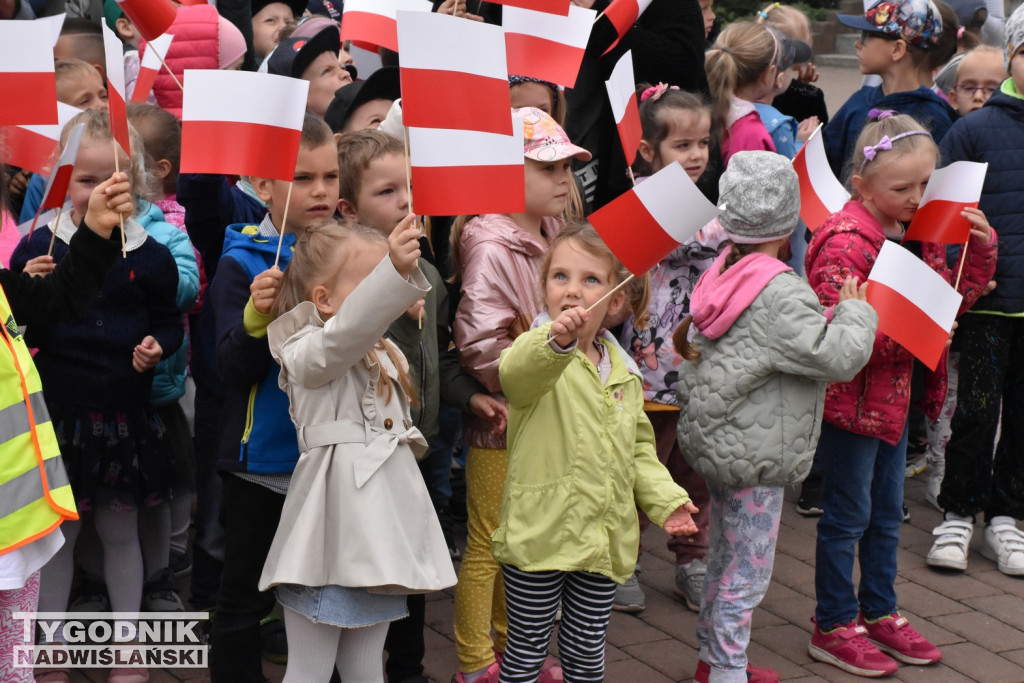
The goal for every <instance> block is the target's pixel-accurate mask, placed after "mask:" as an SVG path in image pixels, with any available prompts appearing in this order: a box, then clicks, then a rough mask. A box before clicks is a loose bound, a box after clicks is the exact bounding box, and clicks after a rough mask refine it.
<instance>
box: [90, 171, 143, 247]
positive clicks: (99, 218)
mask: <svg viewBox="0 0 1024 683" xmlns="http://www.w3.org/2000/svg"><path fill="white" fill-rule="evenodd" d="M131 190H132V186H131V184H130V183H129V182H128V174H127V173H125V172H124V171H122V172H120V173H115V174H114V175H112V176H110V178H108V179H107V180H104V181H103V182H102V183H100V184H99V185H97V186H96V187H94V188H93V190H92V194H91V195H89V207H88V208H87V209H86V210H85V223H86V225H88V226H89V228H91V229H92V230H93V231H94V232H95V233H96V234H97V235H99V236H100V237H105V238H107V239H110V233H112V232H113V231H114V226H116V225H117V224H118V223H120V222H121V219H123V218H128V217H129V216H131V215H132V211H133V210H134V209H135V207H134V206H133V205H132V195H131Z"/></svg>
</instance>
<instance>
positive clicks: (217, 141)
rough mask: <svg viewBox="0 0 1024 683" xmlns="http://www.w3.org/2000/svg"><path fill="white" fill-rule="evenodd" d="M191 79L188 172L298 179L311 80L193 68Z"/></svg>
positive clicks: (185, 125) (185, 149) (185, 131)
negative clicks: (296, 163)
mask: <svg viewBox="0 0 1024 683" xmlns="http://www.w3.org/2000/svg"><path fill="white" fill-rule="evenodd" d="M188 74H192V75H191V76H189V75H188ZM185 82H186V83H188V85H187V86H186V87H185V94H184V101H183V105H182V111H181V172H182V173H224V174H229V175H252V176H257V177H260V178H274V179H277V180H292V178H293V177H294V176H295V158H296V157H297V156H298V153H299V139H300V138H301V136H302V119H303V116H304V115H305V112H306V95H307V92H308V90H309V81H306V80H303V79H301V78H289V77H287V76H277V75H274V74H261V73H255V72H249V71H217V70H214V69H188V70H186V71H185Z"/></svg>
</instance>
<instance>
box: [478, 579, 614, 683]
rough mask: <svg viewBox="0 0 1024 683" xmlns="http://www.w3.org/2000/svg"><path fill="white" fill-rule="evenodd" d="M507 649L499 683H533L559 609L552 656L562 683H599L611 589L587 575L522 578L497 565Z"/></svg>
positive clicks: (609, 582) (610, 583) (607, 583)
mask: <svg viewBox="0 0 1024 683" xmlns="http://www.w3.org/2000/svg"><path fill="white" fill-rule="evenodd" d="M501 570H502V575H503V577H504V580H505V603H506V605H507V609H508V644H507V645H506V646H505V655H504V657H503V658H502V660H501V675H500V678H499V679H498V680H499V681H500V682H501V683H534V681H536V680H537V676H538V675H539V674H540V670H541V666H542V665H543V664H544V660H545V658H546V657H547V654H548V644H549V643H550V642H551V631H552V630H553V629H554V625H555V612H556V611H557V610H558V607H559V605H561V607H562V624H561V627H560V628H559V629H558V652H559V655H560V656H561V660H562V671H563V674H564V676H565V681H566V683H582V682H584V681H603V680H604V641H605V634H606V633H607V631H608V620H609V618H610V617H611V613H612V600H613V599H614V598H615V588H616V584H615V582H614V581H612V580H611V579H609V578H607V577H605V576H601V575H599V574H590V573H587V572H560V571H548V572H524V571H522V570H520V569H517V568H516V567H513V566H511V565H503V566H502V568H501Z"/></svg>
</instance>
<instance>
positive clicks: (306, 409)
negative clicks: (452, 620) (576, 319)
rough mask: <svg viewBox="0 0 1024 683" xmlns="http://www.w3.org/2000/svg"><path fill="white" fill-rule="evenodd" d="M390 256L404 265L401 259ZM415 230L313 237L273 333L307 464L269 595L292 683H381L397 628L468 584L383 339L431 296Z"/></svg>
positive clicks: (267, 570) (302, 245) (272, 567)
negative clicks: (445, 591)
mask: <svg viewBox="0 0 1024 683" xmlns="http://www.w3.org/2000/svg"><path fill="white" fill-rule="evenodd" d="M389 251H390V254H389ZM419 255H420V250H419V229H418V227H417V226H416V222H415V219H414V217H413V216H409V217H408V219H407V220H405V221H403V223H402V224H401V225H400V226H399V227H397V228H395V229H394V231H393V232H392V233H391V236H390V237H389V238H385V237H384V236H383V235H382V234H380V233H379V232H376V231H373V230H371V229H367V228H364V227H362V226H358V225H351V226H349V227H346V228H341V227H340V226H338V225H337V224H328V225H323V226H319V227H316V228H311V229H309V230H307V231H306V232H304V233H303V235H302V237H301V238H300V239H299V240H298V242H297V243H296V246H295V258H294V259H293V261H292V263H291V266H290V267H289V268H288V272H287V273H286V275H285V277H284V280H283V281H282V283H281V293H280V295H279V296H278V298H277V300H276V301H275V304H274V307H275V309H276V310H277V311H278V312H279V317H278V318H277V320H275V321H274V323H273V324H271V325H270V327H269V329H268V340H269V342H270V349H271V352H272V353H273V354H274V358H275V359H276V360H277V361H278V362H279V363H280V364H281V374H280V380H279V381H280V383H281V387H282V388H283V389H285V390H286V391H287V392H288V398H289V401H290V404H291V409H290V411H291V415H292V420H293V421H294V422H295V426H296V427H297V429H298V433H299V448H300V450H301V452H302V455H301V457H300V458H299V461H298V464H297V465H296V466H295V473H294V475H293V476H292V482H291V484H290V487H289V495H288V496H287V497H286V499H285V504H284V509H283V511H282V512H281V524H280V526H279V529H278V533H277V535H276V536H275V537H274V543H273V545H272V546H271V548H270V552H269V554H268V555H267V563H266V566H265V567H264V569H263V576H262V577H261V579H260V588H261V589H262V590H266V589H267V588H268V587H270V586H277V594H278V599H279V600H280V602H281V604H283V605H284V606H285V612H284V614H285V624H286V627H287V632H288V651H289V658H288V669H287V671H286V674H285V681H287V683H307V682H309V681H324V682H326V681H327V680H328V679H330V677H331V673H332V671H333V668H334V665H335V663H337V666H338V672H339V673H340V674H341V678H342V680H351V681H372V680H381V674H382V672H381V655H382V652H383V649H384V639H385V636H386V635H387V631H388V623H389V622H390V621H393V620H395V619H399V618H401V617H403V616H405V613H406V609H405V594H407V593H421V592H426V591H435V590H440V589H442V588H446V587H448V586H451V585H453V584H454V583H455V571H454V569H453V568H452V561H451V559H450V558H449V557H448V548H447V546H446V544H445V541H444V536H443V535H442V533H441V527H440V525H439V524H438V522H437V516H436V515H435V514H434V509H433V506H432V505H431V502H430V497H429V495H428V494H427V489H426V486H425V485H424V484H423V479H422V477H421V476H420V473H419V471H418V468H417V466H416V459H417V458H419V457H422V456H423V455H424V454H425V453H426V450H427V442H426V440H425V439H424V437H423V434H422V433H420V431H419V430H418V429H417V428H416V427H415V426H413V423H412V418H411V416H410V412H409V408H410V405H411V404H412V403H413V402H415V401H417V400H418V398H417V396H416V393H415V389H414V386H413V384H412V381H411V380H412V378H411V377H410V376H409V372H408V365H407V363H406V362H405V358H404V357H403V356H402V354H401V352H400V351H399V350H398V348H397V347H396V346H395V345H394V344H393V343H391V342H390V341H387V340H385V339H384V338H383V334H384V331H385V330H386V329H387V327H388V326H389V325H390V324H392V321H393V320H394V319H395V318H396V317H397V316H400V315H402V314H403V313H404V312H405V310H406V309H407V308H409V307H410V306H414V307H415V306H416V304H417V301H422V300H423V299H424V298H425V297H426V296H427V294H428V292H429V290H430V284H429V283H428V282H427V280H426V278H424V277H423V275H422V274H421V273H420V272H419V271H418V270H417V267H416V265H417V263H416V262H417V259H418V258H419Z"/></svg>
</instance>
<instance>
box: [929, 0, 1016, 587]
mask: <svg viewBox="0 0 1024 683" xmlns="http://www.w3.org/2000/svg"><path fill="white" fill-rule="evenodd" d="M1006 30H1007V38H1008V50H1007V58H1008V59H1009V73H1010V78H1008V79H1006V80H1005V81H1004V82H1003V84H1002V86H1001V87H1000V89H999V92H997V93H995V94H994V95H992V97H991V99H989V100H988V102H986V103H985V106H984V107H982V108H981V109H980V110H979V111H977V112H975V113H973V114H971V115H970V116H966V117H964V118H963V119H961V120H960V121H957V123H956V124H955V125H954V126H953V128H952V129H951V131H950V136H949V138H948V141H947V140H945V139H944V140H943V143H942V158H943V161H944V162H949V163H952V162H955V161H980V162H988V164H989V167H988V174H987V175H986V176H985V186H984V188H983V190H982V194H981V202H980V203H979V205H978V208H979V209H982V210H984V211H985V213H986V214H988V215H991V216H992V222H993V223H994V224H995V226H997V227H998V229H999V237H1000V240H1002V241H1003V242H1004V244H1005V245H1006V246H1005V248H1003V249H1000V253H999V260H998V262H997V265H996V276H995V281H996V282H998V283H999V286H998V287H996V288H995V290H994V291H992V293H991V294H989V295H988V296H986V297H985V298H984V299H983V300H982V302H981V303H980V304H979V307H978V308H979V310H978V311H976V312H973V313H972V315H968V316H964V318H963V319H962V321H961V322H960V328H959V329H958V330H957V335H956V337H955V343H954V347H953V349H954V351H958V352H959V353H960V379H959V386H958V387H957V390H958V394H957V399H958V400H957V405H956V412H955V413H954V414H953V420H952V425H951V429H952V436H951V437H950V439H949V444H948V445H947V446H946V471H945V477H944V478H943V480H942V489H941V492H940V493H939V498H938V503H939V505H940V506H941V507H942V509H943V510H945V512H946V514H945V520H944V521H943V523H942V524H941V525H939V526H938V527H937V528H936V529H935V531H934V532H933V533H934V534H935V535H936V536H938V538H936V540H935V544H934V545H933V546H932V549H931V551H930V552H929V553H928V556H927V558H926V561H927V562H928V564H929V565H932V566H936V567H946V568H950V569H958V570H960V571H963V570H965V569H966V568H967V556H968V549H969V548H970V544H971V536H972V534H973V533H974V518H975V516H976V515H977V514H978V513H979V512H984V513H985V515H984V520H985V538H984V545H983V546H982V550H981V552H982V554H983V555H984V556H985V557H988V558H989V559H992V560H995V561H996V563H997V566H998V568H999V571H1001V572H1003V573H1004V574H1008V575H1011V576H1021V575H1024V533H1021V531H1020V530H1019V529H1017V526H1016V523H1015V521H1014V520H1015V519H1022V518H1024V494H1022V493H1021V491H1022V488H1021V484H1020V482H1021V476H1022V473H1024V464H1022V462H1021V456H1022V449H1021V448H1020V447H1019V446H1018V444H1019V443H1020V438H1021V437H1020V429H1021V422H1020V415H1021V393H1020V390H1019V381H1018V380H1017V377H1019V375H1020V372H1021V364H1022V363H1024V360H1022V359H1021V357H1020V353H1019V352H1018V350H1019V349H1018V346H1019V339H1020V320H1019V317H1020V314H1021V313H1022V312H1024V295H1022V291H1024V290H1022V289H1021V285H1020V281H1019V279H1018V277H1017V273H1019V272H1021V268H1022V263H1021V257H1020V256H1018V255H1017V254H1019V253H1020V250H1019V245H1020V244H1021V241H1022V239H1024V237H1022V235H1024V233H1022V226H1024V210H1022V207H1021V204H1020V202H1019V201H1017V200H1016V197H1017V195H1016V191H1017V188H1019V187H1020V184H1019V183H1020V178H1021V175H1022V174H1024V155H1022V152H1024V126H1022V125H1021V116H1022V114H1024V10H1022V9H1021V8H1019V7H1018V8H1017V10H1016V11H1014V13H1013V14H1012V15H1011V16H1010V19H1009V20H1008V22H1007V25H1006ZM968 254H970V251H968ZM1000 404H1001V405H1000ZM1000 415H1001V416H1002V420H1001V424H1002V427H1001V428H1000V427H999V425H1000ZM999 429H1001V430H1002V431H1001V434H1000V436H999V444H998V447H997V448H995V451H994V453H995V454H994V456H993V447H994V446H995V439H996V434H997V431H998V430H999Z"/></svg>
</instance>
